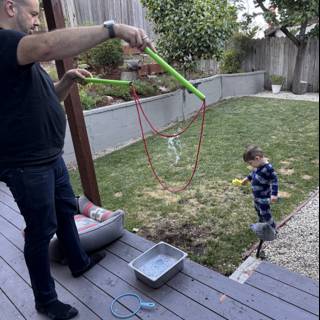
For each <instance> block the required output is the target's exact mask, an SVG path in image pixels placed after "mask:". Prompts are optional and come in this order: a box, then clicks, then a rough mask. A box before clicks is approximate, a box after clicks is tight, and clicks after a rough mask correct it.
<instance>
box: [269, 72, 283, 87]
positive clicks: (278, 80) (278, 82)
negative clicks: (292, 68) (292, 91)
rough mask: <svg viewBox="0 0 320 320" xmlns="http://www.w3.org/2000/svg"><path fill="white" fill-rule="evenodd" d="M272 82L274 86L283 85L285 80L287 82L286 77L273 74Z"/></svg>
mask: <svg viewBox="0 0 320 320" xmlns="http://www.w3.org/2000/svg"><path fill="white" fill-rule="evenodd" d="M270 80H271V83H272V84H275V85H282V84H283V82H284V80H285V77H283V76H278V75H275V74H272V75H271V76H270Z"/></svg>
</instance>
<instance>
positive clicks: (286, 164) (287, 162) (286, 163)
mask: <svg viewBox="0 0 320 320" xmlns="http://www.w3.org/2000/svg"><path fill="white" fill-rule="evenodd" d="M280 163H281V164H283V165H285V166H290V164H291V162H290V161H280Z"/></svg>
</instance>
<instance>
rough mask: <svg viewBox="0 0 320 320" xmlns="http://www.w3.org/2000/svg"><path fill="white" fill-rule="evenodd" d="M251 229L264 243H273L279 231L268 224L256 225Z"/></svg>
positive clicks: (260, 223) (259, 223)
mask: <svg viewBox="0 0 320 320" xmlns="http://www.w3.org/2000/svg"><path fill="white" fill-rule="evenodd" d="M250 229H251V230H252V231H253V232H254V233H255V234H256V235H257V237H258V238H259V239H261V240H263V241H273V240H275V239H276V238H277V231H276V229H275V228H272V227H271V226H270V225H269V224H268V223H266V222H258V223H254V224H252V225H251V226H250Z"/></svg>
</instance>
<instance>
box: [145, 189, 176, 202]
mask: <svg viewBox="0 0 320 320" xmlns="http://www.w3.org/2000/svg"><path fill="white" fill-rule="evenodd" d="M143 195H144V197H146V198H153V199H157V200H163V201H164V202H165V203H166V204H174V203H177V202H178V201H179V197H178V196H177V195H176V194H173V193H170V192H167V191H164V190H162V189H160V188H159V187H158V188H157V189H156V190H144V191H143ZM151 200H152V199H151Z"/></svg>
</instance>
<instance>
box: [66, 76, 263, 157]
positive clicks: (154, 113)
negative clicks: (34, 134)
mask: <svg viewBox="0 0 320 320" xmlns="http://www.w3.org/2000/svg"><path fill="white" fill-rule="evenodd" d="M193 83H194V84H195V85H197V86H198V88H199V90H201V91H202V92H203V93H204V94H205V95H206V97H207V104H208V105H211V104H214V103H216V102H218V101H219V100H222V99H225V98H229V97H236V96H245V95H250V94H255V93H258V92H261V91H263V88H264V71H257V72H250V73H242V74H232V75H217V76H214V77H210V78H206V79H199V80H197V81H193ZM141 102H142V106H143V108H144V110H145V112H146V114H147V115H148V116H149V117H150V120H151V121H152V123H153V124H154V125H155V126H156V127H157V128H165V127H168V126H169V125H170V124H173V123H175V122H177V121H180V120H183V119H188V118H190V116H191V115H192V114H194V113H195V112H196V111H198V110H199V108H200V107H201V101H200V100H199V99H198V98H197V97H196V96H194V95H193V94H189V93H188V92H184V91H183V90H178V91H176V92H174V93H168V94H165V95H161V96H156V97H151V98H146V99H142V100H141ZM84 115H85V122H86V126H87V131H88V135H89V140H90V145H91V151H92V154H93V155H94V156H99V155H102V154H105V153H108V152H111V151H113V150H115V149H119V148H121V147H123V146H126V145H128V144H131V143H133V142H135V141H137V140H139V139H141V133H140V127H139V123H138V118H137V112H136V107H135V103H134V101H130V102H126V103H121V104H118V105H113V106H107V107H103V108H99V109H95V110H90V111H85V112H84ZM144 128H145V131H146V132H147V133H150V132H151V130H150V128H149V127H148V125H147V124H146V122H144ZM64 158H65V160H66V162H67V163H72V162H74V161H75V154H74V149H73V144H72V141H71V135H70V130H69V128H67V135H66V140H65V148H64Z"/></svg>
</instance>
